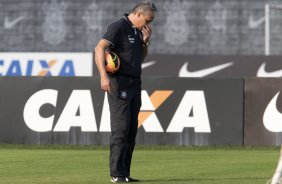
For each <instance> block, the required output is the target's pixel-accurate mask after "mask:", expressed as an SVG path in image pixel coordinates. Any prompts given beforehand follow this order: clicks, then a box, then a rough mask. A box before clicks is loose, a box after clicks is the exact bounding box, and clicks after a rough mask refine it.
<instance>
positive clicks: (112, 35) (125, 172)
mask: <svg viewBox="0 0 282 184" xmlns="http://www.w3.org/2000/svg"><path fill="white" fill-rule="evenodd" d="M127 16H128V14H125V15H124V16H123V17H122V18H121V19H119V20H118V21H116V22H114V23H112V24H111V25H109V26H108V28H107V31H106V33H105V34H104V36H103V39H105V40H106V41H107V42H109V43H110V44H111V48H110V51H112V52H115V53H116V54H117V55H118V56H119V58H120V68H119V70H118V72H117V73H115V74H109V79H110V81H111V88H110V92H108V94H107V95H108V101H109V106H110V116H111V117H110V119H111V138H110V175H111V176H115V177H117V176H130V165H131V158H132V153H133V150H134V146H135V137H136V134H137V128H138V113H139V111H140V108H141V79H140V76H141V63H142V55H143V39H142V33H141V31H140V30H138V29H137V28H135V27H134V26H133V24H132V23H131V22H130V20H129V19H128V17H127Z"/></svg>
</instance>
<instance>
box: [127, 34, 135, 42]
mask: <svg viewBox="0 0 282 184" xmlns="http://www.w3.org/2000/svg"><path fill="white" fill-rule="evenodd" d="M127 37H128V41H129V43H135V38H134V37H133V36H132V35H127Z"/></svg>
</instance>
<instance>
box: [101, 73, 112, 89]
mask: <svg viewBox="0 0 282 184" xmlns="http://www.w3.org/2000/svg"><path fill="white" fill-rule="evenodd" d="M110 85H111V83H110V80H109V78H108V77H107V76H104V77H101V89H102V90H103V91H105V92H107V91H108V92H110Z"/></svg>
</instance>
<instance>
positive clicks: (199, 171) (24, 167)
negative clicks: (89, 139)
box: [0, 145, 279, 184]
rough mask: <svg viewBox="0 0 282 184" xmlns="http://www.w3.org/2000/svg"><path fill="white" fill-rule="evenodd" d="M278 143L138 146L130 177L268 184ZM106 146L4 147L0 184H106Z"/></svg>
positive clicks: (165, 183)
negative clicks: (259, 144) (272, 144)
mask: <svg viewBox="0 0 282 184" xmlns="http://www.w3.org/2000/svg"><path fill="white" fill-rule="evenodd" d="M278 157H279V148H277V147H239V146H215V147H212V146H209V147H180V146H137V149H136V150H135V152H134V157H133V161H132V173H131V175H132V177H135V178H138V179H141V180H142V183H144V184H145V183H152V184H174V183H175V184H186V183H195V184H196V183H197V184H198V183H199V184H202V183H205V184H207V183H208V184H215V183H216V184H219V183H222V184H233V183H234V184H235V183H236V184H238V183H240V184H253V183H264V184H265V183H266V182H267V180H268V179H269V178H271V176H272V175H273V172H274V170H275V168H276V165H277V161H278ZM108 158H109V149H108V146H69V145H40V146H39V145H0V183H3V184H4V183H5V184H7V183H11V184H20V183H21V184H22V183H28V184H37V183H46V184H47V183H50V184H51V183H52V184H53V183H65V184H72V183H77V184H78V183H79V184H83V183H85V184H88V183H89V184H90V183H91V184H104V183H105V184H106V183H110V177H109V161H108V160H109V159H108Z"/></svg>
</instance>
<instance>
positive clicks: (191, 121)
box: [167, 91, 211, 133]
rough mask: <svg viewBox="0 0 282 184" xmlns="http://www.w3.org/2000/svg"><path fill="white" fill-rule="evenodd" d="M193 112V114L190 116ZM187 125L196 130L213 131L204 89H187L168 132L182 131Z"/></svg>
mask: <svg viewBox="0 0 282 184" xmlns="http://www.w3.org/2000/svg"><path fill="white" fill-rule="evenodd" d="M191 112H192V113H193V115H192V116H189V114H190V113H191ZM185 127H194V129H195V132H203V133H210V132H211V128H210V122H209V117H208V110H207V105H206V101H205V96H204V92H203V91H186V93H185V94H184V97H183V98H182V101H181V102H180V104H179V106H178V108H177V110H176V112H175V114H174V116H173V118H172V120H171V122H170V124H169V126H168V128H167V132H182V131H183V129H184V128H185Z"/></svg>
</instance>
